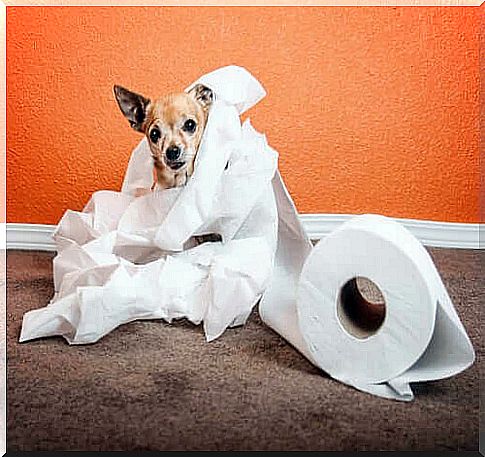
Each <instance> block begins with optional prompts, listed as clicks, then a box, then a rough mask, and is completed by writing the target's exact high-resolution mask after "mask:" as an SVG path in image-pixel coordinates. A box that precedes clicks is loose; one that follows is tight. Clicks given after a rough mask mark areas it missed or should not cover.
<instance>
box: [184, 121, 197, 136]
mask: <svg viewBox="0 0 485 457" xmlns="http://www.w3.org/2000/svg"><path fill="white" fill-rule="evenodd" d="M195 127H197V124H196V123H195V121H194V120H193V119H187V120H186V121H185V123H184V126H183V127H182V130H184V131H185V132H189V133H194V132H195Z"/></svg>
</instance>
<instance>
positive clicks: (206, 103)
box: [114, 84, 214, 195]
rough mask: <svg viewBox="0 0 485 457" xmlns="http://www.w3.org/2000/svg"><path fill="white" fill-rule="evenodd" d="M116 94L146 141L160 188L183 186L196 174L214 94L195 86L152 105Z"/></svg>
mask: <svg viewBox="0 0 485 457" xmlns="http://www.w3.org/2000/svg"><path fill="white" fill-rule="evenodd" d="M114 94H115V97H116V101H117V102H118V105H119V107H120V109H121V112H122V113H123V114H124V116H125V117H126V118H127V119H128V122H129V123H130V125H131V127H132V128H133V129H134V130H136V131H138V132H141V133H143V134H144V135H145V136H146V137H147V140H148V144H149V146H150V151H151V154H152V157H153V165H154V169H155V174H156V182H157V184H158V186H159V187H160V188H161V189H169V188H171V187H181V186H184V185H185V184H186V183H187V181H188V179H189V178H190V177H191V176H192V173H193V172H194V161H195V157H196V155H197V151H198V149H199V145H200V142H201V139H202V135H203V133H204V129H205V125H206V123H207V117H208V114H209V109H210V107H211V105H212V102H213V100H214V94H213V92H212V91H211V90H210V89H209V88H208V87H206V86H204V85H202V84H196V85H195V86H194V87H193V88H192V89H190V90H189V91H188V92H182V93H175V94H169V95H166V96H164V97H162V98H159V99H158V100H154V101H152V100H150V99H148V98H145V97H144V96H142V95H139V94H136V93H135V92H131V91H129V90H127V89H125V88H123V87H121V86H118V85H115V86H114ZM146 192H149V190H142V189H139V190H138V195H141V194H143V193H146Z"/></svg>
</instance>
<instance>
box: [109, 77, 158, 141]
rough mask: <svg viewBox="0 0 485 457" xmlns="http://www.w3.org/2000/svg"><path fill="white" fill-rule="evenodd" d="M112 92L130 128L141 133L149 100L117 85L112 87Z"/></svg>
mask: <svg viewBox="0 0 485 457" xmlns="http://www.w3.org/2000/svg"><path fill="white" fill-rule="evenodd" d="M113 91H114V93H115V97H116V101H117V102H118V106H119V107H120V109H121V112H122V113H123V114H124V115H125V117H126V118H127V119H128V122H129V123H130V125H131V127H132V128H134V129H135V130H137V131H138V132H142V133H143V123H144V122H145V118H146V111H147V107H148V105H149V103H150V100H149V99H148V98H145V97H143V96H142V95H139V94H135V92H131V91H129V90H128V89H125V88H124V87H121V86H117V85H115V86H114V87H113Z"/></svg>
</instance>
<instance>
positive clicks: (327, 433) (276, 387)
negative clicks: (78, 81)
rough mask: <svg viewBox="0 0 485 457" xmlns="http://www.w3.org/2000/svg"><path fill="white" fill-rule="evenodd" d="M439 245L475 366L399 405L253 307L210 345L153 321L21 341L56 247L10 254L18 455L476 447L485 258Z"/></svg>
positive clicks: (11, 377) (11, 440) (187, 329)
mask: <svg viewBox="0 0 485 457" xmlns="http://www.w3.org/2000/svg"><path fill="white" fill-rule="evenodd" d="M431 252H432V255H433V257H434V259H435V261H436V264H437V266H438V268H439V270H440V271H441V273H442V275H443V278H444V280H445V283H446V285H447V287H448V290H449V291H450V294H451V296H452V298H453V300H454V303H455V306H456V308H457V310H458V313H459V315H460V317H461V318H462V321H463V323H464V325H465V327H466V329H467V331H468V332H469V335H470V337H471V339H472V341H473V344H474V346H475V349H476V351H477V356H478V360H477V362H476V363H475V365H474V366H473V367H472V368H470V369H468V370H467V371H465V372H464V373H462V374H460V375H458V376H455V377H453V378H451V379H446V380H442V381H438V382H432V383H427V384H417V385H415V386H414V391H415V393H416V399H415V401H414V402H411V403H401V402H396V401H389V400H384V399H380V398H377V397H373V396H371V395H368V394H364V393H361V392H359V391H357V390H354V389H352V388H350V387H348V386H345V385H343V384H340V383H338V382H336V381H334V380H332V379H331V378H329V377H327V376H325V375H324V374H322V373H321V372H320V371H319V370H318V369H316V368H314V367H313V366H312V365H311V364H310V363H309V362H307V360H306V359H305V358H304V357H303V356H301V355H300V354H299V353H298V352H297V351H295V350H294V349H293V348H292V347H291V346H290V345H288V344H287V343H286V342H285V341H284V340H283V339H282V338H280V337H279V336H278V335H277V334H275V333H274V332H273V331H271V330H270V329H269V328H268V327H266V326H265V325H263V324H262V322H261V320H260V319H259V317H258V315H257V313H256V312H255V313H253V315H252V317H251V318H250V320H249V322H248V324H247V325H246V326H244V327H241V328H237V329H230V330H228V331H227V332H226V333H225V334H224V335H223V336H222V337H221V338H219V339H218V340H216V341H214V342H212V343H206V342H205V340H204V336H203V333H202V330H201V328H200V327H195V326H193V325H191V324H190V323H187V322H177V323H175V324H173V325H168V324H164V323H162V322H160V321H144V322H135V323H131V324H127V325H124V326H122V327H119V328H118V329H116V330H115V331H113V332H112V333H110V334H109V335H108V336H107V337H105V338H103V339H102V340H101V341H100V342H98V343H96V344H94V345H89V346H72V347H71V346H69V345H68V344H67V343H66V342H65V341H64V340H63V339H61V338H49V339H44V340H37V341H34V342H30V343H23V344H19V343H18V342H17V341H18V337H19V332H20V325H21V321H22V315H23V313H24V312H26V311H28V310H30V309H33V308H38V307H41V306H44V305H45V304H46V303H47V302H48V300H49V299H50V297H51V296H52V293H53V286H52V267H51V264H52V254H50V253H41V252H36V253H34V252H20V251H9V252H8V258H7V264H8V274H7V281H8V282H7V290H8V296H7V302H8V306H7V326H8V328H7V332H8V339H7V346H8V353H7V354H8V377H7V386H8V387H7V417H8V425H7V446H8V450H9V451H18V450H175V449H183V450H245V449H246V450H251V449H252V450H270V449H271V450H380V449H382V450H397V449H399V450H417V449H420V450H478V435H479V431H478V424H479V420H478V419H479V364H481V355H482V354H483V346H482V345H481V342H480V333H479V332H480V306H481V305H483V302H484V300H483V290H484V289H485V288H484V285H485V284H484V278H483V268H482V266H483V261H484V260H485V252H483V251H482V252H479V251H464V250H450V249H446V250H445V249H433V250H432V251H431Z"/></svg>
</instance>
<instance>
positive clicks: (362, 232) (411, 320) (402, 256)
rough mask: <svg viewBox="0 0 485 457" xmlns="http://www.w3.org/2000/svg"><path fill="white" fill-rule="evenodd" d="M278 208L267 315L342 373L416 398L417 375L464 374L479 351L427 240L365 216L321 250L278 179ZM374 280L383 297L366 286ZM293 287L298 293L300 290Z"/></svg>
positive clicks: (363, 386) (376, 390)
mask: <svg viewBox="0 0 485 457" xmlns="http://www.w3.org/2000/svg"><path fill="white" fill-rule="evenodd" d="M274 189H275V195H276V196H277V200H278V206H279V208H280V209H281V208H282V207H287V208H289V210H288V211H285V212H283V211H281V210H280V214H279V239H278V250H277V254H276V266H275V274H274V275H273V281H272V284H271V285H270V287H269V288H268V289H267V291H266V293H265V295H264V297H263V299H262V301H261V304H260V313H261V316H262V318H263V320H264V321H265V322H266V323H267V324H268V325H269V326H271V327H273V328H274V329H275V330H276V331H277V332H278V333H280V334H281V335H282V336H283V337H285V338H286V339H287V340H288V341H289V342H290V343H291V344H293V345H294V346H295V347H296V348H297V349H299V350H300V351H301V352H302V353H303V354H304V355H305V356H306V357H307V358H308V359H309V360H310V361H311V362H312V363H314V364H315V365H317V366H318V367H319V368H321V369H322V370H324V371H325V372H327V373H328V374H329V375H331V376H332V377H333V378H335V379H338V380H339V381H342V382H344V383H346V384H349V385H352V386H354V387H356V388H358V389H360V390H363V391H366V392H369V393H372V394H375V395H379V396H382V397H386V398H394V399H398V400H411V399H412V398H413V393H412V391H411V388H410V386H409V383H410V382H416V381H425V380H434V379H441V378H445V377H449V376H451V375H453V374H456V373H458V372H460V371H462V370H464V369H465V368H467V367H468V366H470V365H471V364H472V363H473V361H474V351H473V347H472V345H471V343H470V340H469V338H468V336H467V334H466V331H465V329H464V327H463V325H462V324H461V322H460V320H459V317H458V315H457V313H456V311H455V309H454V307H453V304H452V302H451V299H450V297H449V296H448V293H447V291H446V288H445V286H444V284H443V282H442V280H441V278H440V275H439V273H438V271H437V270H436V267H435V265H434V263H433V261H432V259H431V257H430V256H429V254H428V252H427V251H426V249H425V248H424V247H423V246H422V245H421V243H420V242H419V241H418V240H417V239H416V238H415V237H414V236H413V235H412V234H411V233H410V232H409V231H408V230H406V229H405V228H404V227H403V226H402V225H400V224H398V223H397V222H394V221H393V220H391V219H388V218H386V217H384V216H377V215H362V216H357V217H355V218H353V219H351V220H350V221H348V222H346V223H345V224H343V225H342V226H341V227H340V228H338V229H337V230H335V231H334V232H332V233H331V234H330V235H328V236H327V237H326V238H324V239H322V240H321V241H320V242H319V243H318V244H317V245H316V246H315V247H314V248H313V249H312V247H311V245H310V243H309V240H308V238H307V236H306V234H305V232H304V230H303V227H302V226H301V224H300V222H299V221H298V218H297V217H295V216H294V215H295V214H296V212H295V211H294V210H293V209H294V206H293V203H292V202H291V197H290V196H289V194H288V193H287V191H286V188H285V187H284V184H283V182H282V181H281V179H280V178H279V177H277V178H275V181H274ZM361 278H366V279H367V280H370V281H371V282H372V283H374V284H375V285H376V286H377V287H378V288H379V290H380V292H381V293H382V298H383V300H384V303H378V304H373V303H372V301H371V300H368V299H366V298H365V296H364V295H363V293H362V292H360V291H359V289H358V283H359V281H361ZM292 291H293V292H292Z"/></svg>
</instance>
